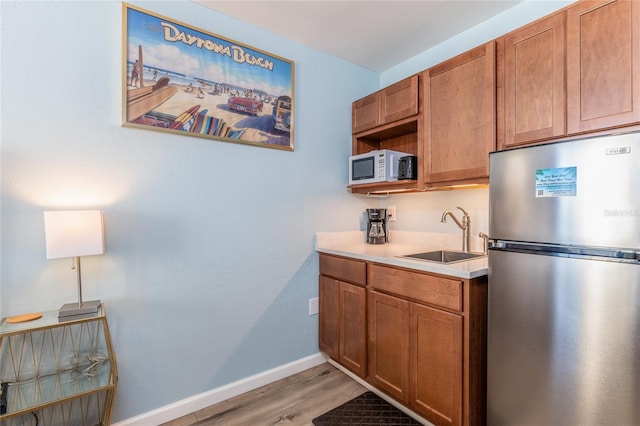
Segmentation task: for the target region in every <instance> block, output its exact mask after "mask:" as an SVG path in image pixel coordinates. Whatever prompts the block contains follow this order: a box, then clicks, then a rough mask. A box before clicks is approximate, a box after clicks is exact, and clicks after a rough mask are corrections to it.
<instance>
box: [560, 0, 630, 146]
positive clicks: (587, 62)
mask: <svg viewBox="0 0 640 426" xmlns="http://www.w3.org/2000/svg"><path fill="white" fill-rule="evenodd" d="M637 122H640V2H638V1H630V0H618V1H584V2H582V1H581V2H578V3H576V4H575V5H573V6H571V7H569V8H568V9H567V128H568V133H569V134H575V133H582V132H589V131H593V130H598V129H606V128H612V127H617V126H624V125H628V124H632V123H637Z"/></svg>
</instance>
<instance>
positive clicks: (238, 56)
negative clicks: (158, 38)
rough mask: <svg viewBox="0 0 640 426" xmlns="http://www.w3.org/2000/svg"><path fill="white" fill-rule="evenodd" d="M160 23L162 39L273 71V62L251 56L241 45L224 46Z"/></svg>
mask: <svg viewBox="0 0 640 426" xmlns="http://www.w3.org/2000/svg"><path fill="white" fill-rule="evenodd" d="M160 25H162V26H163V27H164V39H165V40H167V41H181V42H183V43H185V44H188V45H189V46H193V45H194V44H195V46H196V47H198V48H200V49H202V48H204V49H207V50H210V51H211V52H214V53H219V54H221V55H227V56H229V57H230V58H232V59H233V60H234V61H235V62H237V63H239V64H248V65H254V66H258V67H262V68H266V69H268V70H269V71H273V62H271V61H269V60H267V59H264V58H262V57H256V56H253V55H252V54H250V53H245V52H244V49H243V48H242V47H239V46H225V45H222V44H218V43H215V42H214V41H211V40H204V39H202V38H200V37H197V36H194V35H191V34H185V33H184V32H182V31H179V30H178V29H177V28H176V27H174V26H173V25H171V24H167V23H166V22H161V23H160Z"/></svg>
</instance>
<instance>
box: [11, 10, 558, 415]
mask: <svg viewBox="0 0 640 426" xmlns="http://www.w3.org/2000/svg"><path fill="white" fill-rule="evenodd" d="M527 3H529V2H527ZM533 3H540V4H546V5H547V9H548V10H549V11H550V10H552V9H557V8H560V7H562V6H563V4H562V3H563V2H558V1H553V2H533ZM565 3H566V2H565ZM137 4H138V5H139V6H141V7H143V8H146V9H148V10H151V11H154V12H157V13H160V14H163V15H166V16H169V17H171V18H174V19H176V20H180V21H183V22H187V23H189V24H190V25H193V26H196V27H199V28H202V29H204V30H207V31H211V32H214V33H217V34H220V35H223V36H224V37H227V38H230V39H234V40H236V41H239V42H241V43H245V44H248V45H251V46H255V47H258V48H260V49H263V50H266V51H268V52H271V53H273V54H276V55H278V56H282V57H285V58H288V59H291V60H293V61H294V62H295V73H296V78H295V101H296V105H295V107H296V111H295V112H296V123H295V135H294V136H295V151H294V152H286V151H279V150H271V149H265V148H258V147H253V146H248V145H241V144H232V143H226V142H216V141H208V140H203V139H197V138H189V137H184V136H177V135H172V134H164V133H157V132H151V131H143V130H137V129H131V128H122V127H121V126H120V124H121V119H120V117H121V108H122V99H121V84H122V76H121V61H122V5H121V3H120V2H115V1H110V2H102V1H78V2H70V1H61V2H49V1H42V2H21V1H6V0H4V1H0V16H1V17H0V19H1V21H0V24H1V25H0V26H1V29H0V31H1V33H0V35H1V39H0V42H1V58H0V59H1V68H0V89H1V102H0V113H1V124H2V128H1V139H0V165H1V174H0V179H1V185H2V193H1V199H0V202H1V205H0V207H1V208H0V225H1V226H0V236H1V244H0V250H1V251H0V254H1V261H0V314H1V315H2V316H8V315H14V314H19V313H25V312H33V311H38V310H55V309H57V308H58V307H59V306H60V305H62V304H63V303H66V302H71V301H74V300H75V299H76V288H75V275H74V272H73V271H71V270H70V268H69V266H70V264H69V261H68V260H65V259H60V260H49V261H47V260H46V259H45V249H44V223H43V211H44V210H46V209H64V208H101V209H103V210H104V220H105V232H106V236H105V238H106V247H107V249H106V253H105V255H103V256H95V257H87V258H85V259H84V260H83V282H84V292H85V299H87V300H90V299H101V300H102V301H103V302H105V304H106V307H107V311H108V315H109V324H110V327H111V333H112V337H113V340H114V346H115V349H116V351H117V356H118V367H119V372H120V382H119V388H118V395H117V401H116V409H115V414H114V420H115V421H118V420H123V419H126V418H130V417H133V416H135V415H138V414H141V413H144V412H147V411H149V410H153V409H155V408H159V407H162V406H164V405H167V404H169V403H172V402H175V401H177V400H180V399H183V398H187V397H190V396H193V395H196V394H199V393H202V392H206V391H208V390H211V389H215V388H217V387H220V386H222V385H225V384H227V383H230V382H233V381H236V380H239V379H242V378H245V377H248V376H250V375H252V374H255V373H259V372H262V371H265V370H268V369H270V368H273V367H277V366H280V365H283V364H285V363H288V362H291V361H294V360H297V359H300V358H303V357H305V356H308V355H311V354H314V353H316V352H317V351H318V348H317V343H316V342H317V317H315V316H314V317H309V316H308V315H307V301H308V299H309V298H310V297H315V296H317V269H318V267H317V256H316V255H315V253H314V251H313V244H314V241H313V240H314V233H315V232H317V231H345V230H356V229H360V228H361V226H362V224H361V214H362V211H363V210H364V209H365V208H366V207H371V206H378V205H385V204H396V205H397V206H398V215H399V220H398V222H397V223H395V224H394V225H393V226H394V227H396V229H403V230H417V231H421V230H426V231H433V232H450V233H457V229H455V228H448V227H447V228H443V227H442V224H440V223H439V216H438V215H439V214H440V213H441V211H442V209H453V208H455V206H456V205H463V206H465V207H467V208H468V209H469V210H471V213H472V218H473V217H474V215H475V218H476V221H475V222H474V223H475V224H477V225H476V226H478V230H485V231H486V228H482V227H483V225H484V224H485V223H486V217H487V202H486V191H478V192H475V191H452V192H449V193H438V194H414V195H395V196H392V197H391V198H390V199H388V200H384V201H377V200H372V199H367V198H366V197H362V196H355V195H351V194H349V193H348V192H347V190H346V187H345V186H346V182H347V168H346V158H347V157H348V155H349V154H350V150H351V132H350V131H351V120H350V118H351V102H352V101H353V100H355V99H357V98H360V97H362V96H364V95H366V94H368V93H370V92H372V91H375V90H377V89H378V88H379V87H381V86H386V85H388V84H390V83H393V82H395V81H397V80H399V79H401V78H403V77H405V76H407V75H410V74H412V73H415V72H418V71H420V70H421V69H424V68H427V67H428V66H430V65H432V64H434V63H437V62H440V61H441V60H444V59H446V58H448V57H451V56H454V55H455V54H457V53H460V52H461V51H464V50H466V49H468V48H471V47H474V46H476V45H478V44H480V43H482V42H483V41H486V40H483V38H487V37H488V38H487V40H488V39H490V38H492V37H494V32H495V31H502V29H504V31H502V32H506V31H508V30H510V29H512V28H515V27H516V26H517V23H518V20H521V21H523V22H527V21H529V20H533V19H535V18H536V17H537V16H534V15H532V14H531V13H530V8H515V9H514V10H513V12H511V14H510V15H509V14H507V15H505V16H503V17H501V18H500V19H499V20H497V21H492V22H489V23H487V24H485V25H483V26H479V28H478V29H476V30H475V31H474V32H472V33H470V34H469V35H466V36H462V39H458V38H456V39H455V40H453V41H452V42H451V43H450V44H447V43H443V45H441V46H439V47H437V48H435V50H433V49H432V50H431V51H426V52H425V53H424V54H421V55H419V56H417V57H416V58H413V59H412V60H410V61H407V62H406V63H404V64H399V65H398V66H397V67H394V68H393V69H391V70H389V71H388V72H385V73H383V74H382V75H378V74H376V73H373V72H371V71H368V70H365V69H363V68H360V67H358V66H354V65H352V64H349V63H347V62H344V61H342V60H338V59H336V58H332V57H330V56H327V55H324V54H322V53H319V52H317V51H315V50H311V49H307V48H304V47H302V46H300V45H298V44H295V43H293V42H290V41H288V40H285V39H283V38H280V37H277V36H275V35H273V34H270V33H267V32H265V31H262V30H260V29H257V28H255V27H252V26H250V25H247V24H244V23H242V22H239V21H237V20H234V19H231V18H229V17H227V16H224V15H222V14H218V13H216V12H214V11H211V10H209V9H206V8H203V7H201V6H199V5H197V4H194V3H191V2H185V1H173V2H166V1H164V2H163V1H159V2H155V1H144V2H138V3H137ZM518 10H520V12H518ZM545 13H547V12H545ZM542 14H544V13H541V15H542ZM496 25H497V27H496ZM496 28H497V29H496ZM478 34H480V36H478ZM495 35H499V34H495ZM474 232H476V230H474Z"/></svg>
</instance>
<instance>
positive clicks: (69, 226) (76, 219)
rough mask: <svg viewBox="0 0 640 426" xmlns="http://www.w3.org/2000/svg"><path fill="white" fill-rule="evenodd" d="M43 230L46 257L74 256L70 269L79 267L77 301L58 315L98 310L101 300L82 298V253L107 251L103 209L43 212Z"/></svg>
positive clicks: (65, 305)
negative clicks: (85, 299)
mask: <svg viewBox="0 0 640 426" xmlns="http://www.w3.org/2000/svg"><path fill="white" fill-rule="evenodd" d="M44 233H45V239H46V246H47V259H59V258H62V257H71V258H73V261H72V265H71V269H75V270H76V277H77V281H78V302H77V303H66V304H64V305H63V306H62V307H61V308H60V310H59V311H58V318H63V319H70V318H69V317H73V316H74V315H91V314H96V313H97V312H98V308H99V307H100V301H99V300H92V301H89V302H83V301H82V274H81V271H80V256H92V255H96V254H103V253H104V231H103V225H102V211H101V210H66V211H45V212H44Z"/></svg>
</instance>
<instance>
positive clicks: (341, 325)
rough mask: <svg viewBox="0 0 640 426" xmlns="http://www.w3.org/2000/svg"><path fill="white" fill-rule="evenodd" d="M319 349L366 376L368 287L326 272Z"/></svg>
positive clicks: (322, 287)
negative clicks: (344, 280) (333, 276)
mask: <svg viewBox="0 0 640 426" xmlns="http://www.w3.org/2000/svg"><path fill="white" fill-rule="evenodd" d="M319 296H320V300H319V315H320V330H319V346H320V349H321V350H322V351H323V352H325V353H326V354H327V355H329V356H330V357H331V358H333V359H335V360H336V361H338V362H339V363H341V364H342V365H344V366H345V367H347V368H348V369H350V370H351V371H353V372H354V373H356V374H358V375H359V376H360V377H363V378H364V377H365V376H366V371H367V370H366V369H367V351H366V330H367V329H366V290H365V289H364V287H360V286H357V285H353V284H349V283H346V282H343V281H340V280H336V279H333V278H330V277H327V276H324V275H321V276H320V288H319Z"/></svg>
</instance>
